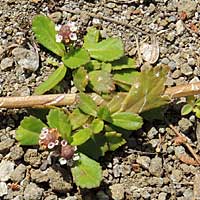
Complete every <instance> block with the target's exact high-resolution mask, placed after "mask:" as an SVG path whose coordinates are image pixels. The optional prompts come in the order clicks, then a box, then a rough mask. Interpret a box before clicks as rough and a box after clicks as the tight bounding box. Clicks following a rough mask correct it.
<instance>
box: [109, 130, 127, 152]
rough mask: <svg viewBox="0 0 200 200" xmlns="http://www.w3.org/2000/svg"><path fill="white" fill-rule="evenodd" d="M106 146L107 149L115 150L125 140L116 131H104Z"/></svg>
mask: <svg viewBox="0 0 200 200" xmlns="http://www.w3.org/2000/svg"><path fill="white" fill-rule="evenodd" d="M105 136H106V140H107V146H108V150H109V151H115V150H116V149H118V148H119V147H121V146H122V145H124V144H125V143H126V140H125V139H124V138H123V137H122V134H120V133H116V132H106V133H105Z"/></svg>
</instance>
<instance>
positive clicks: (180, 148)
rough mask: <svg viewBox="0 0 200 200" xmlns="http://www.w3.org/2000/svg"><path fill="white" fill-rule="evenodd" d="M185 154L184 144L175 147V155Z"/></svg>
mask: <svg viewBox="0 0 200 200" xmlns="http://www.w3.org/2000/svg"><path fill="white" fill-rule="evenodd" d="M183 154H185V148H184V147H183V146H178V147H175V156H176V157H180V156H181V155H183Z"/></svg>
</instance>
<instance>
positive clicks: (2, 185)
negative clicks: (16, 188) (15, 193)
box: [0, 182, 8, 197]
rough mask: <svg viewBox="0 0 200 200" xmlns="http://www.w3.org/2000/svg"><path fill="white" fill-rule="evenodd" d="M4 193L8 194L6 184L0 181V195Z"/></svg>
mask: <svg viewBox="0 0 200 200" xmlns="http://www.w3.org/2000/svg"><path fill="white" fill-rule="evenodd" d="M5 194H8V188H7V185H6V183H4V182H0V197H2V196H3V195H5Z"/></svg>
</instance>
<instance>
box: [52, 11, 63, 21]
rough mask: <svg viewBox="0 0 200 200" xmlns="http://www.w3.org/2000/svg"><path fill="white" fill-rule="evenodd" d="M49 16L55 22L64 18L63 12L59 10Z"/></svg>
mask: <svg viewBox="0 0 200 200" xmlns="http://www.w3.org/2000/svg"><path fill="white" fill-rule="evenodd" d="M49 18H51V19H52V21H53V22H55V23H58V22H59V21H60V20H61V18H62V13H61V12H59V11H58V12H54V13H51V14H50V15H49Z"/></svg>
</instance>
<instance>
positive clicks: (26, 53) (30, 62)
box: [12, 48, 39, 72]
mask: <svg viewBox="0 0 200 200" xmlns="http://www.w3.org/2000/svg"><path fill="white" fill-rule="evenodd" d="M12 54H13V56H14V60H15V62H16V63H17V64H18V65H19V67H21V68H22V69H26V70H29V71H32V72H35V71H36V70H37V69H38V67H39V56H38V53H37V52H35V51H33V50H28V49H25V48H15V49H13V51H12Z"/></svg>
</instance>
